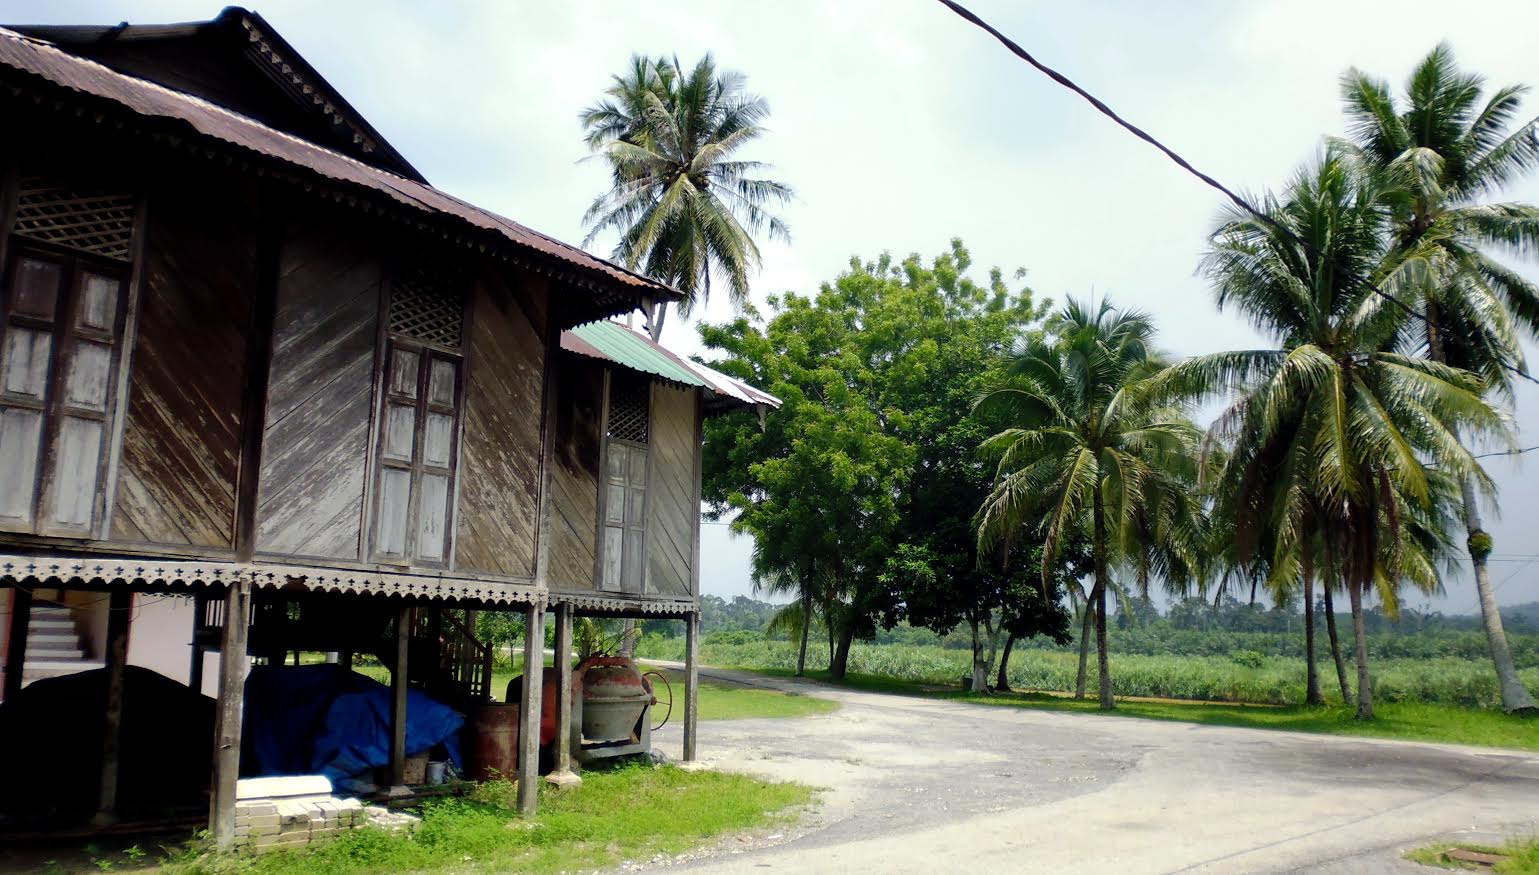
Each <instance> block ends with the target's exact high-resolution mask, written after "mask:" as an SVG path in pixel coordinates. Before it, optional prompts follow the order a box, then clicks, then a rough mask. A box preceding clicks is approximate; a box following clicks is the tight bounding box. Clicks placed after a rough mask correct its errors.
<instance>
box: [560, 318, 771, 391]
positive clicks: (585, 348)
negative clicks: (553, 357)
mask: <svg viewBox="0 0 1539 875" xmlns="http://www.w3.org/2000/svg"><path fill="white" fill-rule="evenodd" d="M561 348H562V349H564V350H566V351H568V352H573V353H577V354H578V355H585V356H588V357H589V358H595V359H599V360H601V361H607V362H612V363H614V364H616V365H619V366H620V367H623V368H629V369H631V370H633V371H640V372H642V373H644V374H651V375H653V376H656V377H662V378H663V379H665V380H671V381H673V382H675V383H681V384H683V385H685V386H698V387H699V388H701V389H704V390H706V392H707V393H708V395H707V406H711V407H723V406H725V407H736V406H739V405H744V404H746V405H761V404H762V405H764V406H766V407H779V406H780V399H779V398H776V397H775V396H774V395H771V394H770V393H768V392H765V391H764V390H762V389H758V388H756V387H754V386H750V385H749V384H747V383H745V382H743V381H742V380H739V379H738V378H736V377H729V376H727V375H726V374H723V373H722V372H721V371H718V370H715V369H712V368H708V367H706V366H705V365H702V364H700V363H699V362H692V361H690V360H688V359H686V358H683V357H682V356H680V355H679V354H678V353H675V352H674V351H672V350H670V349H668V348H667V347H665V346H663V345H662V344H660V343H658V342H657V341H655V340H653V339H652V338H651V337H649V336H647V335H646V334H645V333H642V332H639V331H636V330H634V329H631V328H626V327H625V326H624V325H621V324H620V323H618V322H590V323H588V324H587V325H579V326H578V327H576V328H573V329H572V330H570V331H565V332H562V334H561Z"/></svg>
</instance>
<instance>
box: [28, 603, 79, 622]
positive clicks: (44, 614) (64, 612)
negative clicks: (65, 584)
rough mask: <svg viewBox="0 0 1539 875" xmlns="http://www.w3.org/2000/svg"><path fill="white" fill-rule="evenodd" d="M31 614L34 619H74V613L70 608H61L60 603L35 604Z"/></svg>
mask: <svg viewBox="0 0 1539 875" xmlns="http://www.w3.org/2000/svg"><path fill="white" fill-rule="evenodd" d="M31 614H32V619H34V620H72V619H74V614H72V613H70V609H69V608H61V607H59V606H58V605H43V606H34V607H33V608H32V612H31Z"/></svg>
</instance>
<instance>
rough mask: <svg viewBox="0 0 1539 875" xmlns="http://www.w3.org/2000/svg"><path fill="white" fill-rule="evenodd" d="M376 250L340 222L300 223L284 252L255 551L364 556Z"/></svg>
mask: <svg viewBox="0 0 1539 875" xmlns="http://www.w3.org/2000/svg"><path fill="white" fill-rule="evenodd" d="M380 280H381V270H380V260H379V255H378V251H377V249H376V248H375V247H374V246H372V245H370V244H369V243H368V242H367V241H365V240H363V239H360V238H359V237H357V236H356V235H353V234H349V233H347V232H345V231H341V230H338V229H337V226H336V223H324V224H322V223H317V222H308V221H307V222H302V223H298V224H297V225H296V226H295V227H293V228H291V229H290V232H289V233H288V235H287V236H286V239H285V240H284V242H283V245H282V249H281V250H280V254H279V259H278V282H277V301H276V306H275V311H274V317H273V350H272V365H271V368H270V372H269V377H268V387H267V415H266V417H265V420H264V423H263V429H264V434H263V439H262V473H261V480H260V488H259V493H258V496H259V497H258V503H257V531H256V548H257V550H259V551H261V552H264V553H283V554H290V555H298V556H317V557H328V558H338V559H357V558H359V555H360V552H359V551H360V546H361V533H362V529H363V493H364V480H365V477H366V475H367V472H368V449H369V411H370V409H371V407H372V398H373V384H374V350H375V346H376V340H377V329H378V323H379V310H380Z"/></svg>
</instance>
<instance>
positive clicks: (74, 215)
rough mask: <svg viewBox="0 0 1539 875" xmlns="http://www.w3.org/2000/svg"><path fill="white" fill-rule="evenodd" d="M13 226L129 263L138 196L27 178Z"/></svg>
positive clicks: (36, 237)
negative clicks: (135, 205) (135, 200)
mask: <svg viewBox="0 0 1539 875" xmlns="http://www.w3.org/2000/svg"><path fill="white" fill-rule="evenodd" d="M13 230H14V231H15V232H16V233H17V234H21V235H23V236H26V237H31V238H33V239H34V240H44V241H47V242H49V243H54V244H57V245H59V246H68V247H69V248H71V249H78V250H80V251H82V252H89V253H91V254H92V255H100V256H104V257H106V258H116V259H118V260H120V261H128V260H129V258H130V256H131V253H132V249H131V246H132V244H133V238H134V198H133V195H127V194H108V193H105V192H101V191H97V190H95V189H89V188H80V187H65V186H61V185H54V184H53V183H52V181H51V180H47V179H42V178H40V177H36V176H26V177H22V180H21V187H20V191H19V192H18V193H17V197H16V223H15V225H14V226H13Z"/></svg>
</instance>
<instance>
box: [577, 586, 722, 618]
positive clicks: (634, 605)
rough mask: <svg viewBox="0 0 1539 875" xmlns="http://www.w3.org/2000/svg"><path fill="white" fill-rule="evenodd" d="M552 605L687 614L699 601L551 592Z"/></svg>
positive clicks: (694, 608) (620, 612)
mask: <svg viewBox="0 0 1539 875" xmlns="http://www.w3.org/2000/svg"><path fill="white" fill-rule="evenodd" d="M548 598H549V600H550V603H551V604H552V605H558V604H568V605H571V606H572V607H574V608H577V609H579V610H587V611H612V612H614V613H617V614H673V615H678V614H688V613H690V612H692V611H698V610H700V602H699V600H697V599H693V598H686V599H680V598H671V597H670V598H664V599H658V598H648V597H646V596H643V597H641V598H624V597H618V596H608V595H602V594H592V593H569V592H553V593H550V594H549V595H548Z"/></svg>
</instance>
